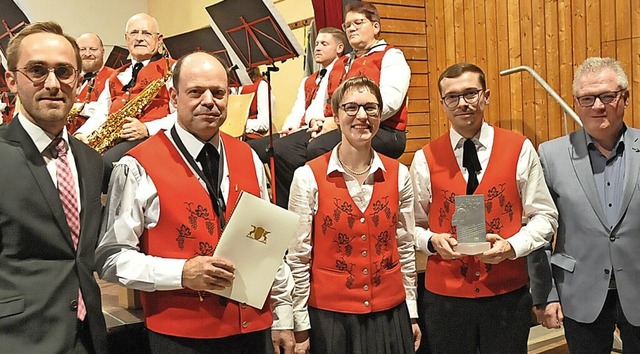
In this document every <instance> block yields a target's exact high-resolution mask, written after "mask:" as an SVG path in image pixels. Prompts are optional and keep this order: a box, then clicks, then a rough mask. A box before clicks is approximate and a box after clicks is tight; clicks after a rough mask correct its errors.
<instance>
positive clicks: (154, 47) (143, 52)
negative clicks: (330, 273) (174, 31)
mask: <svg viewBox="0 0 640 354" xmlns="http://www.w3.org/2000/svg"><path fill="white" fill-rule="evenodd" d="M124 39H125V42H126V43H127V49H129V53H131V57H132V58H133V59H134V60H136V61H143V60H147V59H151V57H153V56H154V55H155V54H156V53H158V49H159V48H160V45H161V44H162V34H160V27H159V26H158V21H156V19H155V18H153V17H151V16H149V15H148V14H144V13H141V14H137V15H133V16H131V18H129V21H127V26H126V28H125V35H124Z"/></svg>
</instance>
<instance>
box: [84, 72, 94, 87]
mask: <svg viewBox="0 0 640 354" xmlns="http://www.w3.org/2000/svg"><path fill="white" fill-rule="evenodd" d="M96 74H97V72H90V73H85V74H84V76H83V77H82V83H83V84H84V83H85V82H87V81H89V80H91V79H93V78H94V77H96Z"/></svg>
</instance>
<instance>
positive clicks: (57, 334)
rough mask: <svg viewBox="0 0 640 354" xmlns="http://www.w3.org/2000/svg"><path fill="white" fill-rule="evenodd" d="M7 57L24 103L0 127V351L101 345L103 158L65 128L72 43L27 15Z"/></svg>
mask: <svg viewBox="0 0 640 354" xmlns="http://www.w3.org/2000/svg"><path fill="white" fill-rule="evenodd" d="M7 64H8V69H9V70H8V72H7V74H6V75H5V77H6V81H7V85H8V87H9V89H11V91H12V92H14V93H17V94H18V96H19V98H20V102H21V104H22V109H21V110H20V112H19V113H18V114H17V115H16V117H15V118H14V119H13V120H12V121H11V123H10V124H9V125H3V126H2V127H0V166H2V168H0V186H2V198H0V347H1V348H2V349H0V351H1V352H3V353H106V352H107V339H106V328H105V322H104V317H103V315H102V305H101V301H100V289H99V288H98V284H97V283H96V280H95V278H94V276H93V268H94V252H95V247H96V243H97V237H98V227H99V224H100V209H101V204H100V183H101V181H102V173H103V164H102V159H101V158H100V155H98V154H97V153H96V152H95V151H93V150H92V149H91V148H89V147H87V146H86V145H84V144H83V143H81V142H80V141H78V140H76V139H74V138H72V137H70V136H69V135H68V134H67V131H66V129H65V124H66V122H67V114H68V112H69V110H70V109H71V106H72V105H73V102H74V98H75V90H76V86H77V84H78V78H79V68H80V65H81V59H80V55H79V50H78V46H77V44H76V43H75V40H74V39H73V38H72V37H69V36H66V35H64V34H63V32H62V28H60V26H59V25H58V24H56V23H53V22H43V23H34V24H31V25H28V26H26V27H25V28H24V29H22V31H21V32H20V33H19V34H18V35H16V36H15V37H13V38H12V39H11V41H10V42H9V46H8V48H7Z"/></svg>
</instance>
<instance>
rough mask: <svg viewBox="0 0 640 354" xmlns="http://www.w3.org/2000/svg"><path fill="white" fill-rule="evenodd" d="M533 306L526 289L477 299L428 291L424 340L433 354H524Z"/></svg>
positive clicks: (422, 315) (423, 315) (425, 300)
mask: <svg viewBox="0 0 640 354" xmlns="http://www.w3.org/2000/svg"><path fill="white" fill-rule="evenodd" d="M531 306H532V300H531V294H530V293H529V289H528V288H527V287H522V288H520V289H518V290H515V291H512V292H510V293H506V294H502V295H496V296H491V297H486V298H478V299H471V298H459V297H449V296H442V295H437V294H434V293H432V292H430V291H428V290H427V291H425V294H424V300H423V303H422V312H421V314H420V316H421V317H423V318H424V320H425V323H426V333H423V334H422V337H423V341H425V339H426V341H427V342H428V343H429V349H430V353H432V354H442V353H447V354H477V353H480V354H490V353H495V354H525V353H526V352H527V340H528V338H529V327H530V324H531ZM425 337H426V338H425Z"/></svg>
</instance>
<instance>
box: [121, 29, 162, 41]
mask: <svg viewBox="0 0 640 354" xmlns="http://www.w3.org/2000/svg"><path fill="white" fill-rule="evenodd" d="M124 34H126V35H127V36H129V37H131V38H138V36H141V37H142V38H144V39H151V38H153V36H159V35H160V33H159V32H155V33H154V32H149V31H147V30H136V29H134V30H131V31H129V32H125V33H124Z"/></svg>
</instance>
